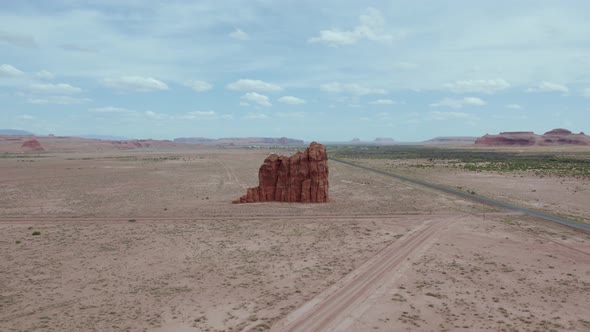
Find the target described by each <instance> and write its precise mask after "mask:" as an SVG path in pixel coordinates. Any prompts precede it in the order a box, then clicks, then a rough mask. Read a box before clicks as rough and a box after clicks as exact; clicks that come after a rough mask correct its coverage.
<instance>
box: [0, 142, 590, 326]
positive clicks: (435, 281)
mask: <svg viewBox="0 0 590 332" xmlns="http://www.w3.org/2000/svg"><path fill="white" fill-rule="evenodd" d="M269 152H271V151H269V150H245V149H235V150H228V149H209V148H203V149H194V150H186V151H179V150H174V151H170V152H165V151H153V152H145V151H133V152H130V151H127V152H104V153H94V154H90V153H63V154H50V153H49V154H46V155H47V157H43V158H3V159H0V193H1V195H0V255H1V256H0V257H2V259H1V260H0V330H2V331H240V330H242V331H248V330H251V331H263V330H267V329H271V328H272V329H274V330H283V329H285V330H287V329H291V328H290V327H288V326H289V324H291V323H292V322H295V321H296V320H297V317H301V315H304V314H309V313H313V312H317V313H319V314H318V315H315V316H314V317H320V318H314V319H315V322H316V323H317V324H322V325H314V326H323V327H322V329H324V330H331V329H336V328H342V329H345V330H351V331H367V330H385V331H396V330H402V331H403V330H424V331H431V330H434V331H438V330H455V329H467V330H470V331H472V330H484V329H487V330H493V331H496V330H506V331H511V330H519V331H520V330H530V331H534V330H540V331H543V330H547V331H550V330H572V331H585V330H589V331H590V320H589V319H588V318H587V316H588V315H587V313H588V312H589V311H590V299H588V297H587V296H585V294H587V293H588V292H589V290H590V236H589V235H587V234H581V233H576V232H573V231H571V230H570V229H567V228H564V227H561V226H555V225H552V224H548V223H545V222H542V221H539V220H533V219H528V218H526V217H524V216H521V215H515V214H511V213H506V212H505V211H497V210H495V209H492V208H490V207H487V206H483V205H479V204H476V203H473V202H469V201H465V200H463V199H459V198H456V197H452V196H449V195H441V194H439V193H437V192H434V191H431V190H426V189H422V188H419V187H416V186H414V185H408V184H405V183H401V182H399V181H397V180H395V179H392V178H387V177H384V176H380V175H378V174H373V173H369V172H363V171H359V170H357V169H355V168H352V167H348V166H345V165H340V164H337V163H332V164H331V165H330V167H331V168H330V171H331V174H330V181H331V191H330V193H331V199H332V201H331V202H330V203H328V204H311V205H303V204H284V203H261V204H239V205H234V204H230V202H231V200H233V199H235V198H237V197H239V196H241V195H242V193H243V191H244V188H245V187H247V186H253V185H255V184H256V182H257V170H258V166H259V164H260V162H261V161H262V159H263V158H264V156H265V155H266V154H268V153H269ZM426 230H428V231H426ZM33 232H39V233H40V234H39V235H32V234H33ZM35 234H36V233H35ZM356 276H364V277H358V278H357V277H356ZM337 296H343V298H346V299H348V300H346V301H338V302H332V303H337V304H338V305H325V306H324V307H322V306H321V304H322V303H324V302H322V301H326V300H329V299H331V298H337ZM341 298H342V297H341ZM328 303H330V302H328ZM322 308H323V309H322ZM326 313H327V314H326ZM320 314H321V315H320ZM322 315H323V316H322ZM321 317H323V318H321ZM326 320H327V322H326ZM283 327H284V328H283ZM292 330H297V327H295V328H293V329H292Z"/></svg>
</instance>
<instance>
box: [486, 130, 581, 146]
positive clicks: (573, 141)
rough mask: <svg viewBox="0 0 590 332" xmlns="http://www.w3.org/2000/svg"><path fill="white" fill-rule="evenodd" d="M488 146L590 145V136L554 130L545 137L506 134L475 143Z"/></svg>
mask: <svg viewBox="0 0 590 332" xmlns="http://www.w3.org/2000/svg"><path fill="white" fill-rule="evenodd" d="M475 144H478V145H488V146H506V145H508V146H511V145H512V146H531V145H541V146H548V145H590V136H587V135H585V134H584V133H579V134H574V133H572V132H571V131H569V130H567V129H553V130H551V131H548V132H546V133H545V134H543V135H537V134H535V133H533V132H531V131H517V132H504V133H500V134H499V135H484V136H483V137H480V138H478V139H477V140H476V141H475Z"/></svg>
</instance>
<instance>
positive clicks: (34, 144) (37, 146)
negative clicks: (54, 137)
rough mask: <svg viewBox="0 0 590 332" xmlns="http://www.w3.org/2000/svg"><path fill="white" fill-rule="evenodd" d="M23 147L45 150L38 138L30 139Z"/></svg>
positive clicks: (28, 149) (25, 148)
mask: <svg viewBox="0 0 590 332" xmlns="http://www.w3.org/2000/svg"><path fill="white" fill-rule="evenodd" d="M21 148H23V149H24V150H27V151H45V149H43V147H42V146H41V143H39V141H37V140H36V139H32V140H28V141H26V142H24V143H23V145H21Z"/></svg>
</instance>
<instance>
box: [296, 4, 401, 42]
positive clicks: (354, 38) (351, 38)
mask: <svg viewBox="0 0 590 332" xmlns="http://www.w3.org/2000/svg"><path fill="white" fill-rule="evenodd" d="M359 21H360V24H359V25H357V26H356V27H354V28H353V29H352V30H338V29H329V30H321V31H320V35H319V36H317V37H312V38H310V39H308V42H310V43H321V44H326V45H328V46H340V45H352V44H356V43H357V42H358V41H360V40H361V39H368V40H371V41H383V42H389V41H393V40H396V39H400V38H401V37H402V36H403V35H402V34H401V33H396V34H393V33H390V32H387V31H385V19H384V18H383V16H382V15H381V12H380V11H379V10H377V9H375V8H370V7H369V8H367V10H366V13H365V14H363V15H361V16H360V17H359Z"/></svg>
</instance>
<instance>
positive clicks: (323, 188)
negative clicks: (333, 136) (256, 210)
mask: <svg viewBox="0 0 590 332" xmlns="http://www.w3.org/2000/svg"><path fill="white" fill-rule="evenodd" d="M328 173H329V172H328V155H327V153H326V149H325V148H324V146H323V145H322V144H318V143H316V142H312V143H311V144H310V145H309V147H308V148H307V149H305V151H304V152H301V151H297V153H295V154H294V155H292V156H291V157H287V156H279V155H276V154H273V155H270V156H269V157H268V158H266V159H265V160H264V163H263V164H262V166H260V169H259V171H258V182H259V184H258V187H254V188H248V190H247V192H246V194H245V195H244V196H242V197H240V198H239V199H237V200H235V201H233V203H234V204H236V203H256V202H273V201H274V202H302V203H325V202H327V201H328Z"/></svg>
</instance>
